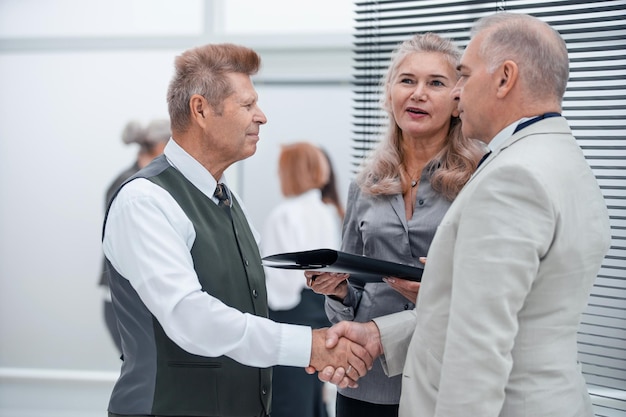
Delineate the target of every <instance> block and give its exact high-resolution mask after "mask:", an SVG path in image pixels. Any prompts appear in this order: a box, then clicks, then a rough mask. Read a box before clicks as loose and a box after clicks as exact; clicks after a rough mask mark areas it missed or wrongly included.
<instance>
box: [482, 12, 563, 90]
mask: <svg viewBox="0 0 626 417" xmlns="http://www.w3.org/2000/svg"><path fill="white" fill-rule="evenodd" d="M483 31H487V34H486V36H485V38H484V40H483V43H482V45H481V48H480V51H479V53H480V55H481V57H483V58H484V59H485V61H486V62H487V68H488V71H489V72H493V71H495V69H496V67H498V66H499V65H500V64H502V63H503V62H504V61H506V60H507V59H510V60H512V61H514V62H515V63H516V64H517V65H518V67H519V70H520V78H521V80H522V82H523V84H524V87H525V88H526V91H529V92H532V93H533V94H534V95H536V96H539V97H546V94H547V95H549V96H550V97H553V98H558V99H559V101H561V100H562V99H563V95H564V94H565V88H566V87H567V80H568V78H569V58H568V55H567V46H566V44H565V41H564V40H563V38H562V37H561V35H560V34H559V33H558V32H557V31H556V30H554V29H553V28H552V27H550V25H548V24H547V23H545V22H543V21H541V20H539V19H537V18H536V17H533V16H529V15H525V14H516V13H508V12H499V13H495V14H492V15H489V16H486V17H483V18H481V19H479V20H478V21H477V22H476V23H475V25H474V27H473V28H472V38H473V37H475V36H476V35H477V34H478V33H482V32H483Z"/></svg>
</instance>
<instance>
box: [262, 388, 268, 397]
mask: <svg viewBox="0 0 626 417" xmlns="http://www.w3.org/2000/svg"><path fill="white" fill-rule="evenodd" d="M261 393H262V394H263V395H267V389H266V388H265V387H263V389H261Z"/></svg>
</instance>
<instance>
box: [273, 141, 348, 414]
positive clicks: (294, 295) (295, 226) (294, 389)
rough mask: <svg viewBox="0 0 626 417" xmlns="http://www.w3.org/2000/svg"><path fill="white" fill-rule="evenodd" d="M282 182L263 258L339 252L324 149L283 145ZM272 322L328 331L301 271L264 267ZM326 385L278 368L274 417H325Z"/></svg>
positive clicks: (320, 307)
mask: <svg viewBox="0 0 626 417" xmlns="http://www.w3.org/2000/svg"><path fill="white" fill-rule="evenodd" d="M278 177H279V180H280V188H281V192H282V195H283V196H284V197H285V199H284V200H283V201H281V202H280V203H279V204H278V205H277V206H276V207H274V208H273V209H272V211H271V212H270V214H269V215H268V217H267V219H266V220H265V224H264V228H263V234H262V235H261V236H262V238H261V253H262V255H263V256H267V255H273V254H276V253H284V252H294V251H303V250H311V249H319V248H329V249H338V248H339V243H340V226H339V224H338V222H337V215H336V208H335V206H334V205H333V206H331V205H329V204H326V203H325V202H323V201H322V193H321V191H320V188H322V187H323V186H324V185H325V184H327V183H328V181H329V178H330V165H329V163H328V161H327V159H326V157H325V156H324V154H323V153H322V150H321V149H320V148H319V147H317V146H316V145H313V144H312V143H309V142H295V143H290V144H286V145H282V146H281V151H280V155H279V157H278ZM265 277H266V280H267V300H268V306H269V317H270V319H272V320H274V321H277V322H281V323H292V324H302V325H306V326H311V327H312V328H314V329H317V328H322V327H328V326H330V322H329V321H328V318H327V317H326V313H325V312H324V296H323V295H320V294H316V293H314V292H313V291H311V289H310V288H308V287H307V285H306V281H305V280H304V279H303V277H302V272H301V271H294V270H288V269H276V268H268V267H266V268H265ZM323 388H324V383H323V382H321V381H320V380H319V379H318V378H317V377H316V376H314V375H309V374H307V373H306V372H304V371H303V370H302V369H298V368H294V367H287V366H276V367H274V375H273V380H272V392H273V398H272V417H292V416H299V417H324V416H326V414H327V413H326V404H325V403H324V396H323Z"/></svg>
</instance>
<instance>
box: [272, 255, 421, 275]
mask: <svg viewBox="0 0 626 417" xmlns="http://www.w3.org/2000/svg"><path fill="white" fill-rule="evenodd" d="M263 265H264V266H267V267H270V268H282V269H299V270H306V271H320V272H341V273H348V274H350V278H351V279H356V280H358V281H363V282H377V281H381V280H382V279H383V278H384V277H398V278H403V279H407V280H411V281H417V282H419V281H421V279H422V272H423V269H422V268H418V267H415V266H411V265H405V264H399V263H396V262H390V261H384V260H382V259H375V258H369V257H366V256H362V255H354V254H352V253H346V252H341V251H337V250H333V249H314V250H307V251H302V252H287V253H278V254H276V255H270V256H266V257H264V258H263Z"/></svg>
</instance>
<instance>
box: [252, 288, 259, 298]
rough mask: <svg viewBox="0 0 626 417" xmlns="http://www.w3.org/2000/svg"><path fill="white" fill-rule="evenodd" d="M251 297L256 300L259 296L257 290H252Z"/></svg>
mask: <svg viewBox="0 0 626 417" xmlns="http://www.w3.org/2000/svg"><path fill="white" fill-rule="evenodd" d="M252 296H254V298H257V297H258V296H259V293H258V292H257V290H252Z"/></svg>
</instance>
